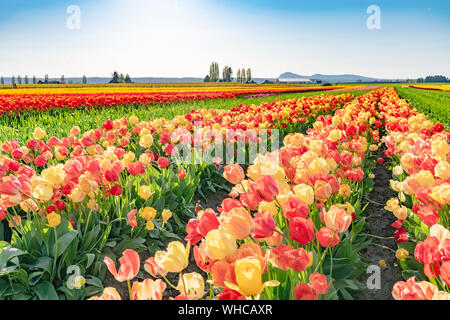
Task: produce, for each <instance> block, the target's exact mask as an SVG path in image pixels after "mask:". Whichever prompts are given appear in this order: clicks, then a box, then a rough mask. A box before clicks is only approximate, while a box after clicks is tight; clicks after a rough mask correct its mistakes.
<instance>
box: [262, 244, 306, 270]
mask: <svg viewBox="0 0 450 320" xmlns="http://www.w3.org/2000/svg"><path fill="white" fill-rule="evenodd" d="M269 259H270V262H271V263H272V264H273V265H275V266H276V267H277V268H279V269H281V270H287V269H289V268H290V269H292V270H294V271H296V272H302V271H304V270H306V269H307V268H308V267H310V266H311V265H312V262H313V260H312V254H311V253H308V252H307V251H306V250H305V249H303V248H298V249H295V248H293V247H289V246H287V245H284V244H280V245H279V246H278V247H276V248H274V249H272V250H271V251H270V258H269Z"/></svg>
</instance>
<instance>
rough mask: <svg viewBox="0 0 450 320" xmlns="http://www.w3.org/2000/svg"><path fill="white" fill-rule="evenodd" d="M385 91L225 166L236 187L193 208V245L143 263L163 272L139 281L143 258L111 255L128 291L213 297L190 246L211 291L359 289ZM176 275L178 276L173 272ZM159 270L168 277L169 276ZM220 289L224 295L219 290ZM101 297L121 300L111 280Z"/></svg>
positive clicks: (276, 295)
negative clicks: (243, 162) (250, 159)
mask: <svg viewBox="0 0 450 320" xmlns="http://www.w3.org/2000/svg"><path fill="white" fill-rule="evenodd" d="M385 94H386V91H384V90H378V91H374V92H371V93H369V94H367V95H365V96H362V97H359V98H357V99H355V100H354V101H353V102H351V103H348V104H346V106H345V107H344V108H342V109H339V110H337V111H336V112H335V115H334V116H332V115H327V116H319V117H318V118H317V120H316V121H315V123H314V124H313V127H312V128H310V129H309V130H308V131H307V134H306V135H303V134H300V133H290V134H288V135H287V136H286V137H285V138H284V147H283V148H281V149H279V150H277V151H275V152H272V153H267V154H266V155H264V156H263V155H259V156H258V157H257V159H256V160H255V161H254V163H253V164H252V165H250V166H249V167H248V168H247V173H246V174H245V172H244V169H243V168H242V167H241V166H240V165H238V164H229V165H227V166H226V167H225V168H224V174H223V175H224V177H225V178H226V179H227V181H228V182H230V183H231V184H232V185H234V187H233V189H232V191H231V192H230V196H229V197H227V198H225V199H224V200H223V201H222V204H221V206H220V207H218V208H217V212H216V210H214V209H211V208H209V209H206V210H201V209H198V210H196V217H195V218H193V219H191V220H190V221H189V222H188V224H187V225H186V233H187V236H186V238H185V241H186V242H187V243H186V245H185V244H184V243H182V242H180V241H175V242H171V243H170V244H169V245H168V247H167V249H166V250H165V251H158V252H156V254H155V255H152V256H151V257H150V258H148V259H147V260H146V261H145V269H146V271H147V272H148V273H150V275H151V276H152V277H153V278H157V280H150V279H147V280H144V281H143V282H134V284H133V286H132V287H131V285H130V281H132V280H133V279H134V278H135V277H136V276H137V274H138V272H139V257H138V255H137V254H136V253H135V252H133V251H132V250H131V251H130V250H126V251H125V252H124V253H123V257H122V258H121V259H120V260H119V263H120V268H119V271H117V270H116V269H115V265H114V264H113V262H112V261H111V260H110V259H109V258H105V263H106V264H107V265H108V269H109V271H110V272H111V273H112V274H113V276H114V277H115V279H116V280H117V281H119V282H125V281H127V282H128V284H129V285H128V287H129V291H130V299H151V298H161V297H162V295H163V291H164V290H165V289H166V288H167V285H169V286H171V287H173V288H174V289H176V290H178V291H179V295H178V296H176V297H175V298H174V299H201V298H204V296H205V295H206V290H205V287H206V284H205V279H204V278H203V276H202V275H201V274H200V273H195V272H194V273H186V274H183V271H184V270H185V269H186V268H187V266H188V261H189V255H190V252H191V250H190V249H191V247H192V246H193V250H192V251H193V255H194V258H195V261H196V264H197V266H198V267H199V268H200V269H201V270H203V271H204V272H205V273H206V274H207V278H208V280H207V281H206V283H209V285H210V290H209V298H210V299H218V300H229V299H232V300H235V299H259V298H264V299H299V300H310V299H333V298H336V297H337V295H336V293H338V292H339V294H340V295H342V296H344V297H348V296H349V293H348V291H347V290H348V289H349V288H353V289H358V288H359V289H360V288H361V285H360V284H359V285H358V282H357V281H356V280H355V279H356V278H357V277H358V276H359V275H360V274H361V273H362V272H364V270H365V266H364V264H362V268H361V270H362V272H361V270H360V269H358V268H355V265H357V264H358V260H357V253H358V251H360V250H361V249H362V248H363V247H364V246H365V245H367V242H365V240H366V238H365V237H364V235H362V234H360V233H361V231H362V229H363V228H364V225H365V222H364V217H363V216H362V215H361V213H362V211H363V207H362V199H363V196H364V195H367V193H368V191H369V190H370V186H371V185H372V184H373V181H372V179H373V178H374V176H373V174H372V173H371V170H372V168H373V166H374V163H375V161H374V159H372V157H371V152H372V151H375V150H377V149H378V145H377V143H378V142H379V141H380V138H379V128H380V127H381V125H382V124H381V122H380V121H379V120H377V116H378V110H377V104H378V102H379V101H380V99H382V98H383V96H384V95H385ZM168 273H175V274H179V281H178V284H177V285H175V284H172V283H171V282H170V281H169V280H168V279H167V277H166V276H167V274H168ZM160 278H163V279H164V280H165V282H164V281H162V280H161V279H160ZM217 288H219V294H218V295H215V292H216V290H215V289H217ZM93 299H96V300H99V299H100V300H116V299H121V297H120V295H119V294H118V292H117V291H116V290H115V289H114V288H113V287H108V288H106V289H105V291H104V292H103V294H102V295H100V296H96V297H94V298H93Z"/></svg>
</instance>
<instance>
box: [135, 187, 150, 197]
mask: <svg viewBox="0 0 450 320" xmlns="http://www.w3.org/2000/svg"><path fill="white" fill-rule="evenodd" d="M138 195H139V197H141V198H142V199H144V200H147V199H149V198H150V197H151V196H152V195H153V192H152V191H151V190H150V187H149V186H141V187H140V188H139V192H138Z"/></svg>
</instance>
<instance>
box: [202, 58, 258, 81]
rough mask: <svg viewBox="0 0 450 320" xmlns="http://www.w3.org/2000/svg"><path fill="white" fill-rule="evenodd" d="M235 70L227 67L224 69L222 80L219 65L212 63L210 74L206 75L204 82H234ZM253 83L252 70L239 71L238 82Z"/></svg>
mask: <svg viewBox="0 0 450 320" xmlns="http://www.w3.org/2000/svg"><path fill="white" fill-rule="evenodd" d="M233 80H234V79H233V69H231V67H229V66H225V67H224V68H223V69H222V79H220V72H219V64H218V63H217V62H213V63H211V65H210V66H209V74H208V75H206V77H205V79H204V82H233ZM251 81H252V70H251V69H250V68H247V69H245V68H242V69H238V70H237V72H236V82H240V83H250V82H251Z"/></svg>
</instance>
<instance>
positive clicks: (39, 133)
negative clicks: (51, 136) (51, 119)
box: [33, 127, 47, 140]
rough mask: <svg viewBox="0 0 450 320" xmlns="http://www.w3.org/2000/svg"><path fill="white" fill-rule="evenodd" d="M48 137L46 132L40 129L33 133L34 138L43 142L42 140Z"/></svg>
mask: <svg viewBox="0 0 450 320" xmlns="http://www.w3.org/2000/svg"><path fill="white" fill-rule="evenodd" d="M46 135H47V134H46V133H45V131H44V130H43V129H41V128H39V127H37V128H36V129H34V131H33V137H34V138H35V139H36V140H42V139H44V138H45V136H46Z"/></svg>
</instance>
